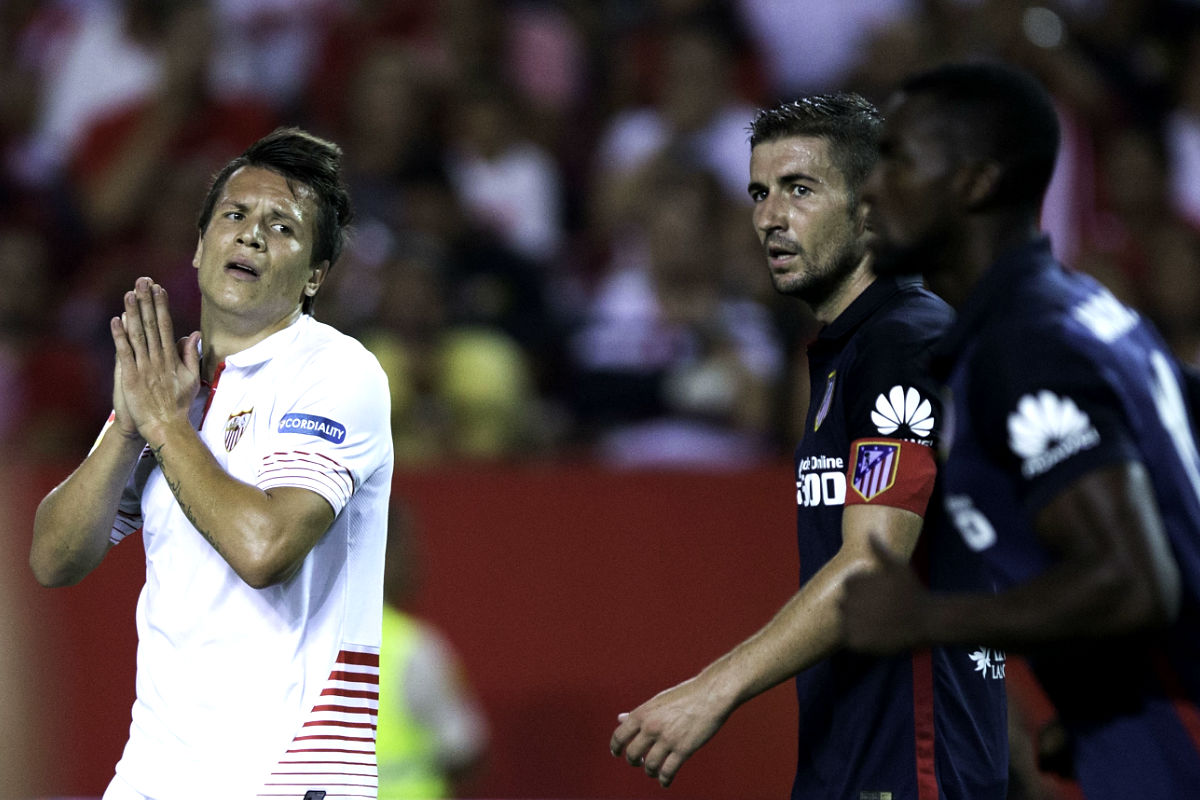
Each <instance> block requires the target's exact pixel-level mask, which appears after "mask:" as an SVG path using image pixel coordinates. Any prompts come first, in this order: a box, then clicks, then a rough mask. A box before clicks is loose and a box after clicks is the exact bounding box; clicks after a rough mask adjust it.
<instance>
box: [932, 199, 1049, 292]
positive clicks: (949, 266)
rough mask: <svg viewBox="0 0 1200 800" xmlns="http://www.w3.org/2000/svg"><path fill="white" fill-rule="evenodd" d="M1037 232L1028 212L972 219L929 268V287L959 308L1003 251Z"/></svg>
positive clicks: (1034, 237) (1028, 239)
mask: <svg viewBox="0 0 1200 800" xmlns="http://www.w3.org/2000/svg"><path fill="white" fill-rule="evenodd" d="M1038 235H1039V231H1038V226H1037V221H1036V220H1035V219H1030V218H1029V217H1028V215H1021V216H1020V218H1015V217H998V216H990V217H983V218H980V219H976V220H973V221H972V222H970V223H968V225H967V227H966V229H965V230H964V231H963V233H962V236H961V238H960V239H959V241H958V242H956V243H955V245H953V246H951V247H948V248H946V249H945V250H944V251H943V252H944V257H943V258H942V259H940V260H941V264H940V265H939V268H938V269H936V270H931V271H930V273H929V275H928V280H929V288H930V289H932V290H933V291H934V292H935V293H936V294H937V295H939V296H940V297H941V298H942V299H943V300H945V301H946V302H947V303H949V304H950V305H951V306H953V307H954V308H956V309H957V308H961V307H962V305H963V303H965V302H966V300H967V298H968V297H969V296H970V295H971V292H972V291H974V289H975V287H976V285H978V283H979V281H980V280H982V278H983V276H984V275H985V274H986V273H987V271H988V270H989V269H991V268H992V265H993V264H995V263H996V262H997V261H998V260H999V259H1000V257H1001V256H1002V255H1004V253H1006V252H1008V251H1009V250H1011V249H1013V248H1014V247H1019V246H1021V245H1024V244H1028V243H1029V242H1031V241H1033V240H1034V239H1036V238H1037V237H1038Z"/></svg>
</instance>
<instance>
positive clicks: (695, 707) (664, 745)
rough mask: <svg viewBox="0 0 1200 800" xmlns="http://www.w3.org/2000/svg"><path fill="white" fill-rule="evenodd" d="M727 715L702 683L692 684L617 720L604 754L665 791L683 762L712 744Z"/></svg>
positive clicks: (660, 697) (646, 703)
mask: <svg viewBox="0 0 1200 800" xmlns="http://www.w3.org/2000/svg"><path fill="white" fill-rule="evenodd" d="M729 713H730V711H729V710H727V709H726V708H724V707H723V706H720V705H719V704H718V703H717V702H716V701H715V700H714V696H713V694H712V693H711V692H709V691H708V689H707V686H706V685H705V684H704V683H702V682H701V681H700V680H699V679H698V678H692V679H691V680H688V681H685V682H683V683H681V684H679V685H678V686H674V687H672V688H670V689H667V690H666V691H663V692H660V693H659V694H657V695H655V696H654V697H652V698H650V699H649V700H647V701H646V702H645V703H643V704H642V705H640V706H638V707H637V708H635V709H634V710H633V711H631V712H629V713H627V714H621V715H620V716H619V717H618V718H617V719H618V721H619V723H620V724H619V725H618V726H617V729H616V730H615V731H614V732H613V735H612V739H611V740H610V742H609V751H610V752H612V754H613V755H614V756H620V755H621V754H622V753H624V754H625V760H626V761H628V762H629V763H630V764H631V765H632V766H635V767H642V768H643V769H644V770H645V771H646V774H647V775H649V776H650V777H651V778H655V779H657V780H658V782H659V783H660V784H662V785H663V786H664V787H666V786H670V785H671V782H672V781H673V780H675V776H676V774H677V773H678V772H679V768H680V767H682V766H683V762H685V761H687V760H688V758H690V757H691V755H692V753H694V752H696V751H697V750H699V749H700V747H701V746H702V745H703V744H704V743H705V742H707V741H708V740H709V739H711V738H712V736H713V734H715V733H716V732H717V730H718V729H719V728H720V727H721V725H722V724H723V723H724V722H725V719H726V718H727V717H728V716H729Z"/></svg>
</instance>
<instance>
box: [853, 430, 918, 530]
mask: <svg viewBox="0 0 1200 800" xmlns="http://www.w3.org/2000/svg"><path fill="white" fill-rule="evenodd" d="M936 477H937V462H936V461H935V459H934V455H933V448H932V447H927V446H925V445H922V444H917V443H916V442H906V441H904V440H902V439H883V438H880V439H856V440H854V441H853V442H851V443H850V465H849V467H848V468H847V470H846V484H847V488H846V505H848V506H852V505H865V504H871V505H877V506H890V507H892V508H903V509H905V510H906V511H911V512H913V513H914V514H916V515H918V516H921V517H923V516H925V508H926V506H928V505H929V497H930V495H932V494H933V481H934V478H936Z"/></svg>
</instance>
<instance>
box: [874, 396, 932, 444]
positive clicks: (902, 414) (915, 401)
mask: <svg viewBox="0 0 1200 800" xmlns="http://www.w3.org/2000/svg"><path fill="white" fill-rule="evenodd" d="M871 422H873V423H875V427H876V428H878V429H879V433H880V435H882V436H891V435H893V434H894V433H896V432H897V431H899V430H900V429H901V428H907V429H908V430H909V431H910V432H911V435H912V436H914V437H916V438H919V439H928V438H929V434H931V433H933V425H934V421H933V406H931V405H930V404H929V401H928V400H926V399H925V398H924V397H922V396H921V393H920V392H918V391H917V390H916V389H913V388H912V387H909V388H907V389H906V388H904V387H903V386H893V387H892V389H891V391H889V392H888V393H887V394H881V395H879V397H877V398H875V410H874V411H872V412H871ZM901 438H904V437H901Z"/></svg>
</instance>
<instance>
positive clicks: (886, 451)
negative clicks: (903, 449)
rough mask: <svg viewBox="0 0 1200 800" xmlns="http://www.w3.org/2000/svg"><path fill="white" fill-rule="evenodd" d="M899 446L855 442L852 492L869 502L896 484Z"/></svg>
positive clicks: (889, 443)
mask: <svg viewBox="0 0 1200 800" xmlns="http://www.w3.org/2000/svg"><path fill="white" fill-rule="evenodd" d="M899 466H900V445H899V444H898V443H895V442H856V443H855V445H854V478H853V480H851V481H850V483H851V485H852V486H853V487H854V491H856V492H858V494H859V496H860V497H862V499H863V500H866V501H867V502H870V501H871V500H872V499H873V498H875V497H878V496H879V495H880V494H882V493H883V492H885V491H887V490H888V489H889V488H891V486H892V484H893V483H895V482H896V469H897V468H898V467H899Z"/></svg>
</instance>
